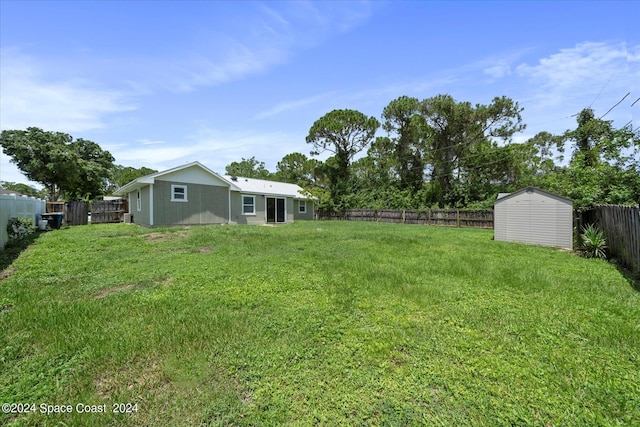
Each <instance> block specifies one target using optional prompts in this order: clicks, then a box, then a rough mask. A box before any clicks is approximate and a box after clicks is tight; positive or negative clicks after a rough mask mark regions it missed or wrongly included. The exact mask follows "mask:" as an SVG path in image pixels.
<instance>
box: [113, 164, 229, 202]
mask: <svg viewBox="0 0 640 427" xmlns="http://www.w3.org/2000/svg"><path fill="white" fill-rule="evenodd" d="M193 166H198V167H200V168H201V169H203V170H204V171H205V172H207V173H209V174H211V175H213V176H215V177H216V178H218V179H220V180H222V181H223V182H224V183H226V184H227V185H229V188H230V189H231V190H236V191H239V190H240V189H239V188H238V186H236V185H235V184H233V183H232V182H230V181H229V180H228V179H226V178H225V177H224V176H222V175H220V174H217V173H215V172H214V171H212V170H211V169H209V168H208V167H206V166H205V165H203V164H202V163H200V162H198V161H195V162H191V163H187V164H184V165H180V166H176V167H174V168H171V169H167V170H164V171H160V172H155V173H152V174H149V175H145V176H142V177H140V178H137V179H134V180H133V181H131V182H129V183H128V184H126V185H123V186H122V187H120V188H118V189H117V190H116V191H114V192H113V194H114V195H116V196H124V195H125V194H127V193H130V192H131V191H133V190H137V189H139V188H142V187H144V186H146V185H150V184H154V183H155V181H156V178H158V177H160V176H163V175H167V174H170V173H173V172H178V171H180V170H183V169H187V168H190V167H193Z"/></svg>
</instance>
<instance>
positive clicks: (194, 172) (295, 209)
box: [114, 162, 314, 227]
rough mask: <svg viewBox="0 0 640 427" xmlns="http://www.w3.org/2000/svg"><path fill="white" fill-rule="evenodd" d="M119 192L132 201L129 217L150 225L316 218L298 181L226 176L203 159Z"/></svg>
mask: <svg viewBox="0 0 640 427" xmlns="http://www.w3.org/2000/svg"><path fill="white" fill-rule="evenodd" d="M114 195H116V196H120V197H123V198H126V199H128V202H129V203H128V204H129V215H128V218H129V219H130V221H131V222H133V223H136V224H139V225H143V226H146V227H159V226H171V225H205V224H267V223H273V224H280V223H287V222H293V221H295V220H303V219H313V209H314V199H313V198H312V197H311V196H308V195H306V194H305V193H304V190H303V189H302V188H301V187H300V186H298V185H296V184H288V183H284V182H277V181H266V180H262V179H254V178H243V177H236V176H223V175H219V174H217V173H215V172H213V171H212V170H210V169H209V168H207V167H206V166H204V165H202V164H201V163H200V162H193V163H189V164H186V165H183V166H178V167H175V168H173V169H169V170H166V171H162V172H157V173H154V174H151V175H147V176H144V177H141V178H138V179H136V180H134V181H131V182H130V183H128V184H127V185H125V186H123V187H121V188H119V189H118V190H117V191H115V192H114Z"/></svg>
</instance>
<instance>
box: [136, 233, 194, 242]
mask: <svg viewBox="0 0 640 427" xmlns="http://www.w3.org/2000/svg"><path fill="white" fill-rule="evenodd" d="M188 235H189V232H188V231H186V230H183V231H174V232H153V233H149V234H147V236H146V238H147V241H148V242H151V243H158V242H167V241H170V240H177V239H184V238H185V237H187V236H188Z"/></svg>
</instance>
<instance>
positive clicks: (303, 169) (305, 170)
mask: <svg viewBox="0 0 640 427" xmlns="http://www.w3.org/2000/svg"><path fill="white" fill-rule="evenodd" d="M319 163H321V162H320V161H318V160H316V159H310V158H308V157H307V156H305V155H304V154H302V153H291V154H287V155H286V156H284V157H283V158H282V160H280V161H279V162H278V164H277V165H276V173H275V174H274V178H275V179H276V180H278V181H282V182H290V183H292V184H298V185H299V186H301V187H303V188H308V187H311V186H312V185H313V184H314V183H315V182H316V180H317V176H316V171H317V169H318V167H319V166H320V165H319Z"/></svg>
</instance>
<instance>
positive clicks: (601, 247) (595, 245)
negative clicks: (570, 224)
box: [581, 224, 607, 259]
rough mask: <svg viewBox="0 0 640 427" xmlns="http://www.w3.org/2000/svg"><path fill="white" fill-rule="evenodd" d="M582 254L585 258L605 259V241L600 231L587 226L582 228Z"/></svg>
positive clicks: (590, 225) (591, 225)
mask: <svg viewBox="0 0 640 427" xmlns="http://www.w3.org/2000/svg"><path fill="white" fill-rule="evenodd" d="M581 237H582V253H583V254H584V255H585V256H586V257H587V258H602V259H606V258H607V253H606V251H605V250H606V249H607V239H606V238H605V237H604V233H603V232H602V230H599V229H598V228H596V227H594V226H593V224H589V225H587V226H586V227H582V236H581Z"/></svg>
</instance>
